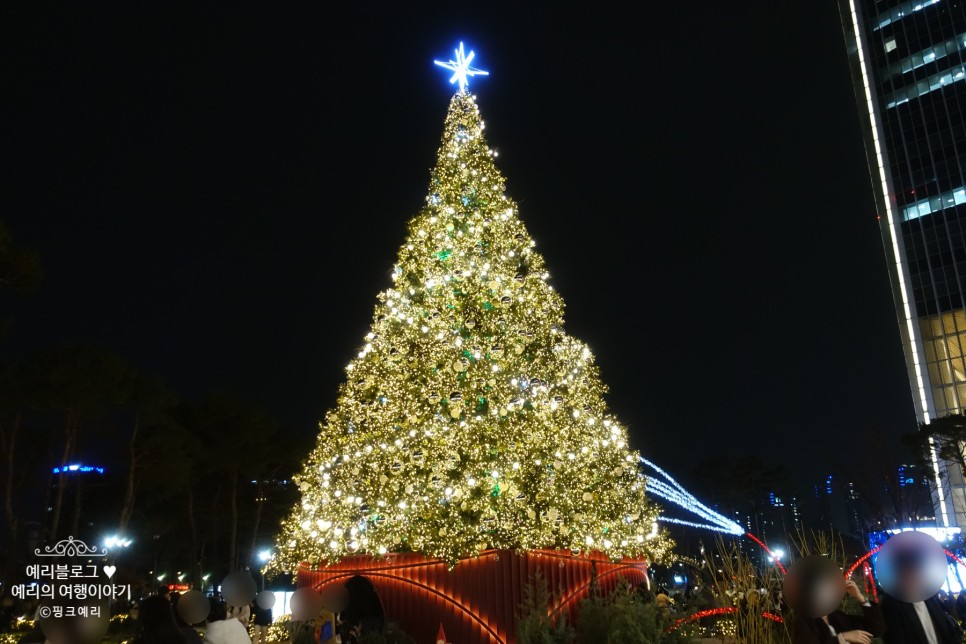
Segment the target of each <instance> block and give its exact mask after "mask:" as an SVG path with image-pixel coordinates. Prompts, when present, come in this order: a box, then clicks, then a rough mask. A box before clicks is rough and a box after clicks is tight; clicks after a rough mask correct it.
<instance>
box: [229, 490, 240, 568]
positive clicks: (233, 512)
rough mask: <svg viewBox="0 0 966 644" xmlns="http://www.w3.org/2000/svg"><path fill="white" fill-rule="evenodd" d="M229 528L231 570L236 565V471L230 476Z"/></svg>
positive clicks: (236, 566)
mask: <svg viewBox="0 0 966 644" xmlns="http://www.w3.org/2000/svg"><path fill="white" fill-rule="evenodd" d="M230 492H231V499H230V501H229V503H230V506H231V529H230V531H229V537H228V570H229V572H230V571H233V570H236V569H238V568H239V566H238V473H237V472H235V473H234V474H233V475H232V477H231V490H230Z"/></svg>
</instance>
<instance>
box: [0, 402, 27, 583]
mask: <svg viewBox="0 0 966 644" xmlns="http://www.w3.org/2000/svg"><path fill="white" fill-rule="evenodd" d="M19 431H20V414H19V413H18V414H17V415H16V416H14V418H13V422H12V423H10V424H6V423H0V456H2V457H3V461H2V462H3V516H4V519H5V520H6V522H7V539H8V541H7V545H8V548H9V550H8V552H7V557H5V558H4V564H5V565H4V569H2V570H0V574H2V575H3V579H6V580H8V582H9V581H13V579H14V578H15V571H16V570H17V568H18V567H19V566H18V564H19V563H20V557H21V555H22V549H21V548H20V543H19V539H18V536H19V531H20V523H19V520H18V517H17V515H16V513H15V512H14V508H13V490H14V487H16V485H15V483H14V476H13V466H14V463H15V462H16V453H17V433H18V432H19ZM17 577H19V575H17Z"/></svg>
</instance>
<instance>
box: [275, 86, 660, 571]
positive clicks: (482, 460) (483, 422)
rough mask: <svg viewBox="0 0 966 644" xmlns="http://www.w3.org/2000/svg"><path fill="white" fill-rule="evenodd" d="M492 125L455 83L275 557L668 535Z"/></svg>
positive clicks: (628, 543) (288, 562) (634, 550)
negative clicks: (424, 177) (496, 148)
mask: <svg viewBox="0 0 966 644" xmlns="http://www.w3.org/2000/svg"><path fill="white" fill-rule="evenodd" d="M483 129H484V124H483V121H482V120H481V118H480V112H479V108H478V106H477V104H476V101H475V98H474V97H473V96H472V95H471V94H469V93H467V92H466V91H463V90H461V91H460V92H458V93H457V94H456V95H455V96H454V97H453V99H452V101H451V103H450V107H449V113H448V115H447V118H446V122H445V129H444V134H443V140H442V145H441V147H440V150H439V154H438V160H437V164H436V167H435V169H434V170H433V171H432V175H431V180H430V190H429V193H430V194H429V196H428V197H427V200H426V205H425V206H424V207H423V209H422V210H421V211H420V212H419V214H418V215H417V216H416V217H414V218H413V219H412V221H411V222H410V224H409V230H408V235H407V238H406V240H405V241H404V242H403V244H402V246H401V247H400V249H399V254H398V260H397V262H396V264H395V266H394V268H393V271H392V280H393V285H392V286H391V287H390V288H388V289H387V290H385V291H384V292H382V293H380V294H379V295H378V303H377V304H376V307H375V314H374V318H373V322H372V326H371V330H370V333H368V335H366V337H365V344H364V345H363V346H362V347H360V349H359V351H358V354H357V355H356V356H355V357H354V358H353V359H352V361H351V362H350V363H349V365H348V366H347V367H346V380H345V382H344V383H343V384H342V385H341V387H340V395H339V397H338V400H337V404H336V406H335V408H334V409H332V410H331V411H329V412H328V413H327V415H326V417H325V419H324V421H323V422H322V423H320V428H321V431H320V434H319V436H318V441H317V444H316V446H315V448H314V450H313V451H312V452H311V454H310V455H309V457H308V458H307V460H306V461H305V464H304V468H303V470H302V472H301V474H300V475H298V476H297V477H295V480H296V482H297V484H298V486H299V490H300V492H301V495H302V501H301V503H300V504H298V505H297V506H296V507H295V508H294V510H293V511H292V513H291V515H290V516H289V517H288V518H287V520H285V522H284V523H283V528H282V532H281V534H280V535H279V538H278V543H277V547H278V551H279V556H278V557H276V558H275V559H274V561H273V564H274V565H276V566H277V567H278V568H280V569H282V570H287V571H291V570H294V569H295V568H296V567H297V566H298V564H299V563H300V562H309V563H310V564H313V565H314V564H319V563H323V562H326V561H336V560H338V559H339V558H341V557H343V556H346V555H350V554H355V553H362V552H366V553H370V554H374V555H382V554H385V553H387V552H399V551H416V552H421V553H423V554H424V555H426V556H429V557H436V558H441V559H444V560H446V561H447V562H449V563H450V564H451V565H455V564H456V562H457V561H458V560H459V559H460V558H463V557H467V556H472V555H475V554H477V553H479V552H480V551H482V550H484V549H486V548H509V549H518V550H529V549H534V548H566V549H572V550H573V551H575V552H577V551H580V550H596V551H601V552H603V553H605V554H607V555H609V556H611V557H614V558H619V557H622V556H650V557H652V558H654V557H660V556H661V555H662V554H663V553H665V552H666V551H667V550H668V549H669V547H670V541H669V539H668V538H667V537H666V536H665V535H664V533H662V532H659V531H658V530H657V528H656V525H657V524H656V523H655V518H656V510H655V508H654V507H653V506H652V505H651V504H650V503H649V502H648V500H647V499H646V497H645V491H644V479H643V477H642V476H641V475H640V474H639V470H638V454H637V453H636V452H634V451H632V450H631V449H630V448H629V445H628V439H627V432H626V429H625V428H624V427H623V426H622V425H621V424H620V423H619V422H618V421H617V419H615V418H614V417H613V415H612V414H611V413H609V412H608V409H607V405H606V404H605V401H604V394H605V392H606V387H605V385H604V384H603V382H602V381H601V378H600V375H599V372H598V368H597V367H596V365H595V364H594V359H593V356H592V354H591V352H590V350H589V349H588V347H587V346H586V345H585V344H584V343H582V342H580V341H579V340H577V339H575V338H573V337H571V336H569V335H567V333H566V332H565V331H564V327H563V323H564V315H563V314H564V303H563V300H562V299H561V297H560V296H559V295H558V294H557V292H556V291H555V290H554V289H553V287H552V286H551V285H550V283H549V281H548V278H549V275H548V273H547V270H546V268H545V266H544V260H543V258H542V257H541V256H540V255H539V254H538V253H537V252H536V251H535V250H534V242H533V240H532V239H531V237H530V235H529V234H528V233H527V230H526V228H525V226H524V224H523V222H522V221H521V220H520V218H519V216H518V210H517V206H516V204H515V203H514V202H513V200H511V199H510V198H509V197H507V195H506V194H505V192H504V179H503V177H502V176H501V175H500V173H499V171H498V170H497V169H496V166H495V165H494V162H493V157H494V156H495V153H494V152H492V151H491V150H490V149H489V148H488V147H487V145H486V142H485V140H484V137H483Z"/></svg>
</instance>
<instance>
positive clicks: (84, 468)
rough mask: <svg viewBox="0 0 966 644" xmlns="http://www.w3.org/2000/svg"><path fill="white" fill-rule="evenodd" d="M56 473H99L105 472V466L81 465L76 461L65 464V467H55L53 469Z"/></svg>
mask: <svg viewBox="0 0 966 644" xmlns="http://www.w3.org/2000/svg"><path fill="white" fill-rule="evenodd" d="M53 472H54V474H60V473H64V474H68V473H70V472H97V473H98V474H103V473H104V468H103V467H96V466H94V465H80V464H79V463H75V464H73V465H65V466H64V467H55V468H54V469H53Z"/></svg>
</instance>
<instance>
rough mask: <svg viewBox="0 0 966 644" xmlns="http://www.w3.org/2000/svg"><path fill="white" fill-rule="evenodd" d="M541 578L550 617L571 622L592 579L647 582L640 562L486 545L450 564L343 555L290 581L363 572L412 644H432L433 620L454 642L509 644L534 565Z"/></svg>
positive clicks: (605, 586) (605, 583) (604, 588)
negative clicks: (476, 554)
mask: <svg viewBox="0 0 966 644" xmlns="http://www.w3.org/2000/svg"><path fill="white" fill-rule="evenodd" d="M538 570H539V571H540V572H541V573H542V574H543V578H544V579H545V580H547V588H548V589H549V590H550V592H551V594H552V596H553V600H552V605H551V606H549V607H548V611H549V612H550V614H551V615H553V616H555V617H556V616H558V615H560V613H561V612H566V614H567V616H568V618H569V619H570V620H571V623H572V624H573V623H574V619H575V616H576V610H577V607H578V605H579V603H580V600H582V599H584V598H585V597H587V596H588V594H589V593H590V590H591V585H592V582H593V581H594V580H595V579H596V584H597V586H598V587H599V588H600V590H601V592H603V593H608V592H610V591H612V590H613V589H614V588H616V587H617V584H618V583H620V582H621V581H624V582H626V583H630V584H633V585H637V584H639V583H647V562H646V561H638V560H624V561H619V562H613V561H610V560H609V559H607V558H606V557H604V556H603V555H600V554H599V553H592V554H589V555H584V554H581V555H580V556H576V557H575V556H573V555H571V554H570V552H569V551H563V550H532V551H529V552H526V553H523V554H517V553H515V552H513V551H512V550H486V551H484V552H482V553H481V554H480V556H479V557H473V558H469V559H464V560H462V561H460V563H459V564H458V565H457V566H456V567H455V568H454V569H453V570H447V567H446V564H445V563H443V562H441V561H439V560H435V559H427V558H426V557H424V556H422V555H419V554H412V553H405V554H392V555H388V556H387V557H385V558H383V559H376V558H373V557H371V556H369V555H360V556H355V557H346V558H345V559H343V560H342V561H340V562H339V563H336V564H333V565H331V566H327V567H324V568H319V569H314V570H313V569H309V568H305V567H303V568H300V569H299V573H298V582H297V585H298V587H299V588H303V587H306V586H309V587H312V588H316V589H322V588H325V587H326V586H327V585H329V584H334V583H344V582H345V581H346V580H347V579H349V578H350V577H353V576H355V575H360V576H363V577H366V578H367V579H368V580H369V581H370V582H371V583H372V585H373V586H374V587H375V589H376V592H377V593H378V594H379V598H380V600H381V601H382V606H383V609H384V611H385V614H386V619H387V620H388V621H394V622H396V623H398V624H399V625H400V626H401V627H402V629H403V630H405V631H406V633H408V634H409V635H410V636H412V637H413V639H415V640H416V642H417V643H418V644H435V643H436V634H437V632H438V631H439V626H440V624H442V625H443V628H444V629H445V630H446V636H447V639H448V640H449V641H450V642H455V643H458V644H513V643H514V642H516V616H517V613H518V611H519V606H520V604H521V603H522V601H523V598H524V589H525V588H526V586H527V585H528V584H529V583H530V582H531V577H532V575H533V574H534V573H536V572H537V571H538Z"/></svg>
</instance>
